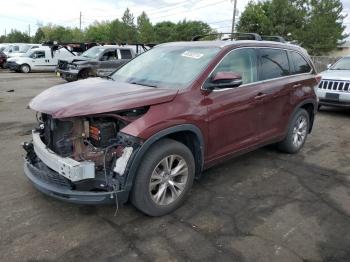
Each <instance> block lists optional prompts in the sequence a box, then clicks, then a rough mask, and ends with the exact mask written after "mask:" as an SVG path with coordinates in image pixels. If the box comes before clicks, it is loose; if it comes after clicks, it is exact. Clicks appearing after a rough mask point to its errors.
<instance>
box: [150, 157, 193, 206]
mask: <svg viewBox="0 0 350 262" xmlns="http://www.w3.org/2000/svg"><path fill="white" fill-rule="evenodd" d="M187 180H188V165H187V163H186V161H185V159H184V158H183V157H181V156H179V155H169V156H166V157H164V158H163V159H162V160H161V161H160V162H159V163H158V164H157V166H156V167H155V169H154V170H153V172H152V175H151V178H150V183H149V192H150V194H151V198H152V200H153V201H154V202H155V203H156V204H157V205H169V204H171V203H173V202H174V201H176V199H178V198H179V196H180V195H181V194H182V193H183V192H184V190H185V187H186V183H187Z"/></svg>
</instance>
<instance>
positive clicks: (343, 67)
mask: <svg viewBox="0 0 350 262" xmlns="http://www.w3.org/2000/svg"><path fill="white" fill-rule="evenodd" d="M321 76H322V81H321V83H320V84H319V86H318V88H317V96H318V99H319V107H321V106H322V105H325V106H336V107H347V108H350V56H346V57H343V58H341V59H340V60H338V61H337V62H336V63H335V64H334V65H328V70H327V71H324V72H322V73H321Z"/></svg>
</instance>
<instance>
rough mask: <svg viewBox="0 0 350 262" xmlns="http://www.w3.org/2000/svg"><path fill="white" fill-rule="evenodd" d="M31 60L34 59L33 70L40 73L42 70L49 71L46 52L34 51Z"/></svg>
mask: <svg viewBox="0 0 350 262" xmlns="http://www.w3.org/2000/svg"><path fill="white" fill-rule="evenodd" d="M30 58H31V59H32V61H31V63H32V64H31V65H30V66H31V69H32V70H36V71H40V70H45V71H46V70H47V69H48V62H47V57H46V53H45V51H44V50H36V51H34V52H33V53H32V54H31V55H30Z"/></svg>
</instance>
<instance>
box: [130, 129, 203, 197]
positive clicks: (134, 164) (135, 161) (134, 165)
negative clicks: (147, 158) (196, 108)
mask: <svg viewBox="0 0 350 262" xmlns="http://www.w3.org/2000/svg"><path fill="white" fill-rule="evenodd" d="M181 131H190V132H192V133H194V134H195V135H196V137H197V138H198V141H199V145H200V151H201V154H200V165H199V169H198V170H199V171H198V173H201V171H202V170H203V165H204V139H203V135H202V132H201V130H200V129H199V128H198V127H197V126H195V125H192V124H181V125H176V126H173V127H169V128H166V129H164V130H161V131H159V132H158V133H156V134H154V135H152V136H151V137H150V138H148V139H147V140H146V141H145V142H144V143H143V144H142V145H141V147H140V148H139V149H138V150H137V152H135V155H134V157H132V159H131V161H130V162H131V163H130V167H129V169H128V175H127V178H126V184H125V190H126V191H130V190H131V188H132V186H133V182H134V178H135V177H136V173H137V169H138V167H139V166H140V163H141V161H142V159H143V156H144V154H146V153H147V151H148V149H149V148H150V147H151V146H152V145H153V144H154V143H155V142H157V141H158V140H160V139H162V138H164V137H166V136H167V135H170V134H174V133H177V132H181Z"/></svg>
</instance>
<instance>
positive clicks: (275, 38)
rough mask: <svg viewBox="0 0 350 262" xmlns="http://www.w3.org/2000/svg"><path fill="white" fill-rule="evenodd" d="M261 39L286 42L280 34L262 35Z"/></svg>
mask: <svg viewBox="0 0 350 262" xmlns="http://www.w3.org/2000/svg"><path fill="white" fill-rule="evenodd" d="M261 39H262V40H265V41H274V42H281V43H285V42H286V40H285V39H284V38H283V37H282V36H277V35H262V36H261Z"/></svg>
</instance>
